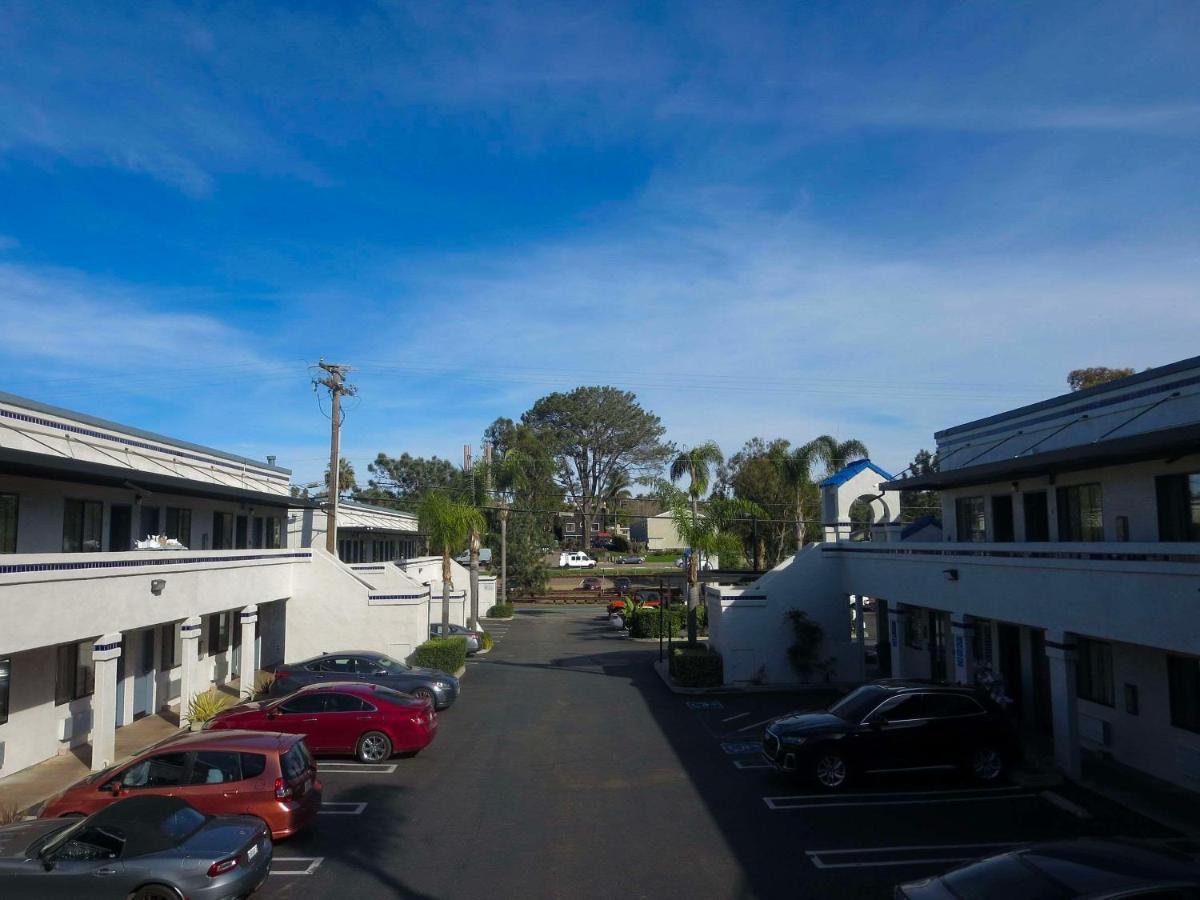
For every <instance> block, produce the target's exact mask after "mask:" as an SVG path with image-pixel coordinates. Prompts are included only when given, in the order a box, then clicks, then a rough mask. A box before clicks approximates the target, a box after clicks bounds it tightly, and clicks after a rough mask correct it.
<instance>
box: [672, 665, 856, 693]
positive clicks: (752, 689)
mask: <svg viewBox="0 0 1200 900" xmlns="http://www.w3.org/2000/svg"><path fill="white" fill-rule="evenodd" d="M654 671H655V672H657V673H658V677H659V678H661V679H662V680H663V684H665V685H666V686H667V687H668V688H669V689H670V690H671V691H672V692H673V693H676V694H796V693H801V692H803V691H815V690H820V691H826V690H838V691H843V692H846V691H850V690H852V689H853V688H856V687H859V684H860V682H854V683H848V682H841V681H830V682H821V683H820V684H806V683H804V682H799V683H794V682H788V683H785V684H746V685H741V684H739V685H728V684H726V685H722V686H721V687H713V688H689V687H680V686H679V685H677V684H675V682H673V681H672V680H671V673H670V670H669V668H668V663H667V661H666V660H663V661H662V662H658V661H655V663H654Z"/></svg>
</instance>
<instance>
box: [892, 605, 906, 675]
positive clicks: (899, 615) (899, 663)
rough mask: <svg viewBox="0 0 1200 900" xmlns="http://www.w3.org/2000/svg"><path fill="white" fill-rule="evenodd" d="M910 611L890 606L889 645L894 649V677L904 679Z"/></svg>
mask: <svg viewBox="0 0 1200 900" xmlns="http://www.w3.org/2000/svg"><path fill="white" fill-rule="evenodd" d="M907 622H908V610H907V609H902V608H900V607H899V606H898V605H889V606H888V643H889V644H890V645H891V648H892V677H893V678H903V677H904V628H905V625H906V623H907Z"/></svg>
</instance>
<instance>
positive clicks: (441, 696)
mask: <svg viewBox="0 0 1200 900" xmlns="http://www.w3.org/2000/svg"><path fill="white" fill-rule="evenodd" d="M325 681H366V682H370V683H372V684H381V685H383V686H384V687H390V688H391V689H392V690H394V691H401V692H402V693H405V694H412V695H413V696H414V697H421V698H423V699H425V700H428V701H429V702H430V703H432V704H433V705H434V706H435V707H436V708H437V709H445V708H446V707H447V706H449V705H450V704H451V703H453V702H454V701H455V699H456V698H457V697H458V690H459V685H458V679H457V678H455V677H454V676H453V675H450V674H449V673H447V672H443V671H441V670H440V669H423V668H420V667H419V666H410V665H408V664H407V663H402V662H400V661H399V660H398V659H392V658H391V657H390V656H387V655H386V654H383V653H375V652H373V651H369V650H346V651H344V652H341V653H323V654H321V655H320V656H314V657H312V658H311V659H303V660H301V661H300V662H296V663H284V664H283V665H282V666H280V667H279V668H278V669H276V670H275V680H274V681H273V682H271V690H270V695H271V696H272V697H282V696H284V695H285V694H290V693H292V691H295V690H296V689H297V688H300V687H303V686H304V685H306V684H320V683H322V682H325Z"/></svg>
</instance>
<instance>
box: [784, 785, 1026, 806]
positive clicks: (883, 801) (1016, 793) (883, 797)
mask: <svg viewBox="0 0 1200 900" xmlns="http://www.w3.org/2000/svg"><path fill="white" fill-rule="evenodd" d="M1037 796H1038V795H1037V794H1035V793H1033V792H1032V791H1024V790H1022V789H1021V788H1019V787H1013V788H1009V787H1003V788H968V789H963V790H948V791H907V792H873V793H860V794H794V795H791V796H787V797H763V798H762V799H763V802H764V803H765V804H766V805H767V809H771V810H776V811H780V810H788V809H838V808H842V807H847V806H917V805H928V806H932V805H935V804H939V803H977V802H984V801H990V800H1027V799H1029V798H1031V797H1037Z"/></svg>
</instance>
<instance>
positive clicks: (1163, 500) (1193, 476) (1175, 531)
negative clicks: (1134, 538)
mask: <svg viewBox="0 0 1200 900" xmlns="http://www.w3.org/2000/svg"><path fill="white" fill-rule="evenodd" d="M1154 487H1155V492H1156V495H1157V499H1158V539H1159V540H1160V541H1200V472H1192V473H1188V474H1184V475H1160V476H1159V477H1158V478H1155V479H1154Z"/></svg>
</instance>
